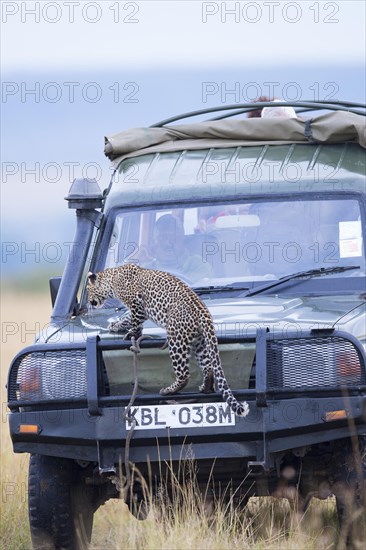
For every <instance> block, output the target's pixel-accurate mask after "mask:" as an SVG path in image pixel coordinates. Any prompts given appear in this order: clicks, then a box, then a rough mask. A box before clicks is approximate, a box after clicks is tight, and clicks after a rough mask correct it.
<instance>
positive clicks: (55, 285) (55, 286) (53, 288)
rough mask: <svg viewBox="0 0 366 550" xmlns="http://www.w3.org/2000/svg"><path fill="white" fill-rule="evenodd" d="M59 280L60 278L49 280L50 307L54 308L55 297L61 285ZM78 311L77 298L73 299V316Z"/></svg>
mask: <svg viewBox="0 0 366 550" xmlns="http://www.w3.org/2000/svg"><path fill="white" fill-rule="evenodd" d="M61 279H62V277H51V278H50V294H51V303H52V307H55V302H56V297H57V294H58V291H59V288H60V285H61ZM78 309H79V303H78V301H77V298H76V299H75V303H74V307H73V313H72V314H73V315H76V314H77V311H78Z"/></svg>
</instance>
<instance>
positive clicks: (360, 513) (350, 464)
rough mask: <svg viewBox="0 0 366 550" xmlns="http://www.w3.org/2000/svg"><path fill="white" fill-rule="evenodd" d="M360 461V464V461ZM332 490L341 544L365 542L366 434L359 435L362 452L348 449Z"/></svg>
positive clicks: (352, 544)
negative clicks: (365, 435) (363, 435)
mask: <svg viewBox="0 0 366 550" xmlns="http://www.w3.org/2000/svg"><path fill="white" fill-rule="evenodd" d="M357 462H358V464H357ZM333 492H334V494H335V496H336V506H337V515H338V520H339V525H340V541H339V545H338V546H339V547H340V548H341V547H343V546H344V547H347V548H362V547H364V545H365V544H366V521H365V517H366V438H365V437H360V438H359V452H356V453H353V452H352V450H351V449H350V450H349V453H346V454H345V456H344V460H343V461H342V464H341V465H340V468H339V470H338V475H337V479H336V482H335V484H334V488H333Z"/></svg>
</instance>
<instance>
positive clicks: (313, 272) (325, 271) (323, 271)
mask: <svg viewBox="0 0 366 550" xmlns="http://www.w3.org/2000/svg"><path fill="white" fill-rule="evenodd" d="M350 269H360V266H359V265H341V266H333V267H319V268H317V269H308V270H307V271H299V272H298V273H292V274H291V275H285V276H284V277H281V278H280V279H278V281H275V282H273V283H267V284H265V285H262V286H259V287H257V288H254V289H253V290H250V291H249V292H247V293H246V295H245V296H254V295H255V294H260V293H261V292H264V291H266V290H269V289H271V288H274V287H276V286H279V285H282V284H283V283H287V281H292V280H293V279H301V278H302V277H304V278H307V277H308V278H311V277H317V276H321V275H329V274H330V273H342V272H343V271H349V270H350Z"/></svg>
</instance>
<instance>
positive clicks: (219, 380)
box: [211, 340, 249, 417]
mask: <svg viewBox="0 0 366 550" xmlns="http://www.w3.org/2000/svg"><path fill="white" fill-rule="evenodd" d="M211 341H212V340H211ZM215 348H216V349H212V352H211V365H212V370H213V373H214V377H215V381H216V384H217V389H218V390H219V391H220V392H221V394H222V397H223V399H224V401H226V403H227V404H228V405H229V407H230V408H231V410H232V411H233V412H234V413H235V414H236V415H237V416H243V417H244V416H247V415H248V414H249V405H248V403H247V402H246V401H242V402H241V403H239V401H238V400H237V399H236V398H235V397H234V396H233V392H232V391H231V389H230V386H229V384H228V383H227V380H226V376H225V374H224V371H223V368H222V366H221V360H220V355H219V351H218V347H217V346H215Z"/></svg>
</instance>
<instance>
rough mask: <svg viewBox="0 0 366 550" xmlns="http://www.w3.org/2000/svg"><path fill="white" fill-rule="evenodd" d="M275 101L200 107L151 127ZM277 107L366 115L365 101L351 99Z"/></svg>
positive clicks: (242, 110)
mask: <svg viewBox="0 0 366 550" xmlns="http://www.w3.org/2000/svg"><path fill="white" fill-rule="evenodd" d="M273 106H274V105H273V101H261V102H259V101H258V102H253V103H238V104H236V105H225V106H222V105H221V106H219V107H208V108H206V109H200V110H198V111H190V112H188V113H183V114H181V115H176V116H173V117H170V118H167V119H165V120H162V121H160V122H156V123H155V124H151V126H150V128H161V127H162V126H165V125H166V124H171V123H172V122H177V121H178V120H183V119H185V118H191V117H195V116H200V115H206V114H211V113H218V112H220V111H232V112H229V113H224V114H221V115H219V116H216V117H214V118H209V119H207V120H221V119H223V118H229V117H233V116H237V115H241V114H243V113H248V112H249V111H255V110H257V109H261V108H262V107H273ZM275 106H276V107H294V108H295V111H296V113H304V112H309V111H319V110H328V111H349V112H350V113H355V114H357V115H363V116H365V115H366V104H365V103H352V102H350V101H306V100H305V101H276V103H275Z"/></svg>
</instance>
